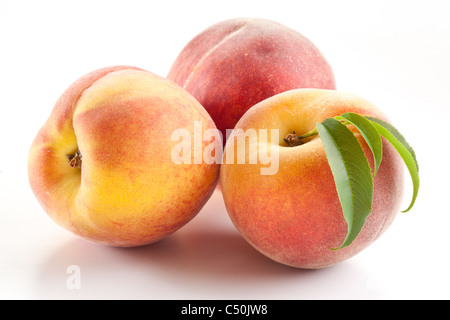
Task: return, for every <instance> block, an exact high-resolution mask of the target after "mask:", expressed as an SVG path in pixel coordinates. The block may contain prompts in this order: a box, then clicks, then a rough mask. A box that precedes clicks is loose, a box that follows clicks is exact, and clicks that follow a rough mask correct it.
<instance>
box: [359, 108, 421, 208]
mask: <svg viewBox="0 0 450 320" xmlns="http://www.w3.org/2000/svg"><path fill="white" fill-rule="evenodd" d="M366 118H367V119H369V120H370V121H372V124H373V125H374V126H375V128H376V129H377V130H378V132H379V133H380V134H381V135H382V136H383V137H384V138H385V139H386V140H387V141H389V142H390V143H391V144H392V145H393V146H394V148H395V149H396V150H397V152H398V153H399V154H400V156H401V157H402V159H403V161H404V162H405V164H406V167H407V168H408V170H409V173H410V175H411V179H412V182H413V195H412V200H411V203H410V204H409V206H408V208H407V209H406V210H404V211H403V212H407V211H409V210H411V208H412V207H413V206H414V203H415V202H416V199H417V195H418V193H419V185H420V179H419V164H418V163H417V158H416V153H415V152H414V150H413V149H412V148H411V146H410V145H409V144H408V142H407V141H406V139H405V138H404V137H403V135H402V134H401V133H400V132H398V130H397V129H396V128H394V126H392V125H391V124H389V123H387V122H385V121H383V120H380V119H377V118H372V117H366Z"/></svg>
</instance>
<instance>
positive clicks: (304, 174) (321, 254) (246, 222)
mask: <svg viewBox="0 0 450 320" xmlns="http://www.w3.org/2000/svg"><path fill="white" fill-rule="evenodd" d="M255 128H263V129H265V130H278V131H279V137H278V139H269V140H265V139H260V140H258V142H257V143H258V144H259V145H260V146H261V145H264V150H268V152H269V153H274V154H278V159H279V161H278V171H277V172H276V173H274V174H271V175H262V174H261V169H262V168H264V167H265V166H266V164H264V163H262V162H258V163H257V164H238V163H236V162H233V161H228V162H224V164H222V167H221V175H220V183H221V188H222V194H223V197H224V201H225V204H226V208H227V210H228V213H229V216H230V218H231V220H232V222H233V223H234V225H235V226H236V228H237V229H238V230H239V232H240V233H241V234H242V236H243V237H244V238H245V239H246V240H247V241H248V242H249V243H250V244H251V245H252V246H254V247H255V248H256V249H257V250H259V251H260V252H261V253H263V254H264V255H266V256H268V257H269V258H271V259H273V260H275V261H277V262H280V263H283V264H286V265H290V266H294V267H299V268H307V269H316V268H324V267H328V266H331V265H334V264H337V263H339V262H342V261H344V260H346V259H349V258H350V257H352V256H354V255H356V254H357V253H359V252H361V251H362V250H364V249H365V248H367V247H368V246H369V245H370V244H371V243H373V242H374V241H376V240H377V239H378V238H379V237H380V236H381V235H382V234H383V233H384V232H385V231H386V230H387V229H388V227H389V226H390V225H391V224H392V222H393V221H394V219H395V217H396V215H397V213H398V212H399V210H400V206H401V204H402V200H403V192H404V166H405V164H406V166H407V168H408V171H409V172H410V175H411V177H412V181H413V187H414V188H413V196H412V201H411V204H410V206H409V207H408V208H407V210H409V209H411V207H412V206H413V204H414V202H415V199H416V197H417V193H418V188H419V177H418V165H417V160H416V157H415V154H414V151H413V150H412V148H411V147H410V146H409V144H408V143H407V142H406V140H405V138H404V137H403V136H402V135H401V134H400V133H399V132H398V131H397V130H396V129H395V128H394V127H393V126H392V125H391V124H389V120H388V118H387V117H386V115H385V114H384V113H383V112H382V111H381V110H380V109H379V108H377V107H376V106H374V105H373V104H372V103H370V102H368V101H367V100H365V99H363V98H360V97H358V96H355V95H352V94H349V93H342V92H338V91H334V90H319V89H297V90H291V91H288V92H284V93H281V94H278V95H275V96H273V97H271V98H269V99H266V100H264V101H262V102H260V103H258V104H256V105H255V106H253V107H252V108H251V109H250V110H249V111H247V113H245V114H244V116H243V117H242V118H241V119H240V120H239V122H238V123H237V125H236V128H235V131H234V132H245V131H246V130H249V129H255ZM238 138H239V133H233V134H231V136H230V137H229V139H228V141H227V144H226V146H225V150H224V158H227V156H228V154H229V153H231V154H233V155H236V154H242V153H244V154H245V156H246V158H248V159H249V158H251V157H252V154H251V152H254V150H259V149H256V148H253V149H252V148H250V147H249V145H243V144H237V143H234V141H235V140H236V139H238ZM252 150H253V151H252Z"/></svg>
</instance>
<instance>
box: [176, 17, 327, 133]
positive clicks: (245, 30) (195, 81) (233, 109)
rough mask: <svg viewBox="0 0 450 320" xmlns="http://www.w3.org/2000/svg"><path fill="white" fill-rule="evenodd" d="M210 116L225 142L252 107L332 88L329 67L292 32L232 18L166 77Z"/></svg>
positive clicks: (188, 50) (197, 42) (195, 42)
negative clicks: (275, 98)
mask: <svg viewBox="0 0 450 320" xmlns="http://www.w3.org/2000/svg"><path fill="white" fill-rule="evenodd" d="M167 77H168V78H169V79H171V80H173V81H175V82H176V83H178V84H179V85H180V86H182V87H183V88H184V89H186V90H187V91H188V92H189V93H190V94H192V95H193V96H194V97H195V98H196V99H197V100H198V101H199V102H200V103H201V104H202V105H203V106H204V107H205V109H206V110H207V111H208V112H209V114H210V115H211V117H212V118H213V120H214V122H215V124H216V126H217V128H218V129H219V130H220V131H221V132H222V135H223V140H224V142H225V140H226V129H233V128H234V126H235V125H236V123H237V121H238V120H239V118H240V117H241V116H242V115H243V114H244V113H245V112H246V111H247V110H248V109H249V108H250V107H251V106H253V105H255V104H256V103H258V102H260V101H261V100H264V99H266V98H269V97H271V96H273V95H274V94H277V93H281V92H283V91H287V90H290V89H296V88H322V89H335V81H334V76H333V72H332V70H331V67H330V66H329V64H328V63H327V61H326V60H325V58H324V57H323V55H322V54H321V53H320V52H319V50H318V49H317V48H316V46H315V45H314V44H313V43H312V42H311V41H309V40H308V39H307V38H305V37H304V36H303V35H301V34H300V33H298V32H297V31H295V30H293V29H291V28H288V27H286V26H283V25H281V24H279V23H276V22H273V21H270V20H264V19H244V18H242V19H231V20H227V21H223V22H220V23H217V24H215V25H213V26H211V27H209V28H207V29H206V30H204V31H203V32H201V33H200V34H198V35H197V36H196V37H195V38H193V39H192V40H191V41H190V42H189V43H188V44H187V45H186V47H185V48H184V49H183V50H182V51H181V53H180V54H179V56H178V57H177V59H176V60H175V62H174V64H173V65H172V67H171V69H170V71H169V73H168V76H167Z"/></svg>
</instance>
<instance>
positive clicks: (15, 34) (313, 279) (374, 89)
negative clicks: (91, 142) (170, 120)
mask: <svg viewBox="0 0 450 320" xmlns="http://www.w3.org/2000/svg"><path fill="white" fill-rule="evenodd" d="M449 3H450V2H448V1H434V0H429V1H411V0H410V1H398V0H388V1H384V0H378V1H361V0H357V1H298V0H297V1H283V0H277V1H263V0H258V1H242V0H239V1H234V0H228V1H195V0H190V1H171V0H165V1H133V0H127V1H111V0H110V1H92V0H89V1H80V0H78V1H42V0H41V1H27V2H26V1H15V0H14V1H13V0H11V1H9V0H7V1H5V0H0V110H1V112H0V298H2V299H81V298H87V299H103V298H105V299H131V298H132V299H141V298H142V299H448V298H450V292H449V290H450V289H449V285H450V276H449V270H450V257H449V252H450V241H449V240H450V237H449V234H450V231H449V226H450V210H449V207H448V201H449V199H450V192H449V191H450V187H449V181H450V174H449V166H450V163H449V156H450V152H449V139H448V136H449V135H448V132H449V123H450V122H449V119H450V105H449V101H450V93H449V91H450V22H449V16H450V4H449ZM234 17H258V18H267V19H272V20H275V21H278V22H280V23H282V24H285V25H287V26H289V27H292V28H294V29H296V30H298V31H299V32H300V33H302V34H303V35H305V36H306V37H308V38H309V39H310V40H311V41H313V42H314V43H315V44H316V45H317V46H318V47H319V49H320V50H321V51H322V53H323V54H324V55H325V56H326V58H327V60H328V61H329V63H330V64H331V66H332V68H333V70H334V72H335V76H336V82H337V86H338V89H339V90H343V91H348V92H352V93H354V94H357V95H360V96H362V97H364V98H366V99H368V100H369V101H371V102H373V103H374V104H376V105H377V106H378V107H379V108H381V109H382V110H383V111H384V112H385V113H386V114H387V115H388V116H389V117H390V118H391V120H392V121H393V122H394V124H395V125H396V126H397V128H398V129H399V130H400V131H401V132H402V133H403V134H404V135H405V136H406V137H407V139H408V140H409V142H410V144H411V145H412V146H413V147H414V148H415V149H416V152H417V156H418V160H419V164H420V176H421V189H420V193H419V198H418V200H417V203H416V206H415V207H414V208H413V210H412V211H411V212H409V213H405V214H400V215H399V216H398V218H397V219H396V221H395V222H394V224H393V225H392V227H391V228H390V229H389V230H388V231H387V233H386V234H385V235H383V237H382V238H380V239H379V240H378V241H377V242H376V243H374V244H373V245H372V246H370V247H369V248H368V249H366V250H365V251H363V252H362V253H360V254H359V255H357V256H356V257H354V258H352V259H350V260H348V261H346V262H343V263H341V264H339V265H337V266H335V267H332V268H328V269H323V270H316V271H307V270H299V269H295V268H290V267H286V266H283V265H280V264H277V263H275V262H272V261H271V260H269V259H267V258H265V257H264V256H262V255H260V254H259V253H257V252H256V251H255V250H254V249H253V248H251V247H250V246H249V245H248V244H247V243H246V242H245V241H244V240H243V239H242V238H241V237H240V235H239V234H238V233H237V231H236V230H235V229H234V227H233V226H232V224H231V223H230V221H229V219H228V216H227V213H226V210H225V208H224V206H223V202H222V198H221V194H220V193H216V194H214V195H213V197H212V198H211V200H210V201H209V202H208V203H207V205H206V206H205V207H204V209H203V210H202V211H201V212H200V214H199V215H198V216H197V217H196V218H195V219H194V220H193V221H191V222H190V223H189V224H188V225H187V226H185V227H184V228H182V229H181V230H179V231H178V232H176V233H175V234H174V235H172V236H171V237H169V238H167V239H165V240H163V241H161V242H159V243H156V244H154V245H150V246H146V247H142V248H135V249H117V248H109V247H103V246H100V245H97V244H93V243H90V242H87V241H84V240H81V239H79V238H77V237H76V236H74V235H72V234H70V233H68V232H67V231H65V230H62V229H61V228H60V227H58V226H57V225H56V224H55V223H54V222H53V221H52V220H50V218H48V217H47V215H46V214H45V213H44V211H43V210H42V209H41V207H40V206H39V204H38V202H37V201H36V199H35V198H34V196H33V194H32V193H31V190H30V188H29V184H28V179H27V155H28V150H29V147H30V144H31V142H32V140H33V138H34V136H35V134H36V133H37V130H38V129H39V128H40V126H41V125H42V124H43V123H44V121H45V120H46V119H47V117H48V115H49V114H50V112H51V109H52V107H53V105H54V103H55V101H56V99H57V98H58V97H59V96H60V94H61V93H62V92H63V91H64V90H65V89H66V88H67V87H68V86H69V85H70V84H71V83H72V82H73V81H74V80H76V79H77V78H78V77H80V76H81V75H83V74H85V73H87V72H89V71H92V70H95V69H98V68H101V67H105V66H109V65H116V64H127V65H135V66H138V67H141V68H143V69H147V70H149V71H152V72H154V73H156V74H159V75H161V76H165V75H166V74H167V72H168V70H169V68H170V66H171V64H172V62H173V61H174V60H175V58H176V56H177V55H178V53H179V52H180V51H181V49H182V48H183V47H184V45H185V44H186V43H187V42H188V41H189V40H190V39H191V38H192V37H194V36H195V35H196V34H197V33H199V32H200V31H202V30H203V29H205V28H206V27H208V26H210V25H211V24H213V23H216V22H218V21H221V20H225V19H228V18H234ZM406 178H407V179H409V177H408V176H406ZM406 185H407V186H408V188H409V187H410V181H409V180H407V181H406ZM409 200H410V189H407V191H406V194H405V199H404V203H405V206H406V205H407V204H408V201H409ZM71 265H76V266H78V267H79V268H80V270H81V288H80V289H79V290H69V288H68V287H67V284H66V281H67V279H68V277H69V274H67V273H66V271H67V268H68V267H69V266H71Z"/></svg>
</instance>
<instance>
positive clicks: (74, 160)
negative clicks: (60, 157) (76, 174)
mask: <svg viewBox="0 0 450 320" xmlns="http://www.w3.org/2000/svg"><path fill="white" fill-rule="evenodd" d="M67 158H69V166H71V167H72V168H79V169H81V163H82V160H81V158H82V155H81V152H80V150H77V151H75V154H68V155H67Z"/></svg>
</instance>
